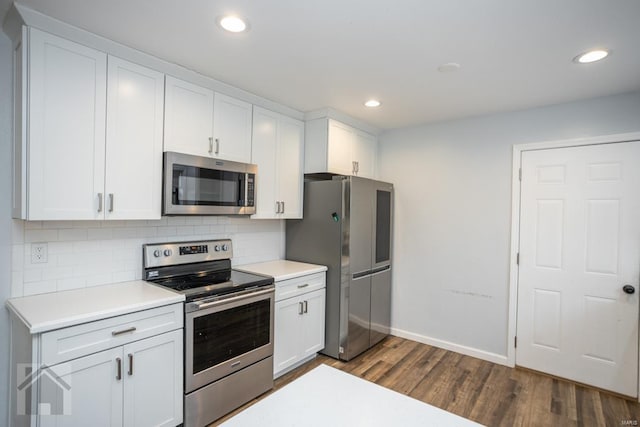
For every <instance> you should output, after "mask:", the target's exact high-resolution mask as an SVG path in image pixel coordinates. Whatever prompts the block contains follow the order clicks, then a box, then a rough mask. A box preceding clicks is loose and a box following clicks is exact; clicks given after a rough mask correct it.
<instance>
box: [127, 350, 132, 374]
mask: <svg viewBox="0 0 640 427" xmlns="http://www.w3.org/2000/svg"><path fill="white" fill-rule="evenodd" d="M127 356H128V357H129V371H127V374H129V375H130V376H131V375H133V354H131V353H129V354H128V355H127Z"/></svg>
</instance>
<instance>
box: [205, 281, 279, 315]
mask: <svg viewBox="0 0 640 427" xmlns="http://www.w3.org/2000/svg"><path fill="white" fill-rule="evenodd" d="M274 289H275V288H274V287H271V286H269V288H268V289H265V290H262V291H257V292H256V291H255V290H253V289H251V290H247V291H244V292H242V293H241V294H240V295H235V296H233V297H230V298H224V299H219V300H216V301H211V302H206V301H201V302H196V303H195V304H194V305H195V307H196V310H195V311H199V310H204V309H206V308H209V307H215V306H217V305H222V304H228V303H230V302H234V301H239V300H242V299H245V298H248V297H257V296H260V295H266V294H270V293H272V292H273V291H274Z"/></svg>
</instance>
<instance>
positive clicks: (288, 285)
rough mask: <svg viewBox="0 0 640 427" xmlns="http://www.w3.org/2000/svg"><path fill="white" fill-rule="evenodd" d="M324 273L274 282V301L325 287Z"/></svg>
mask: <svg viewBox="0 0 640 427" xmlns="http://www.w3.org/2000/svg"><path fill="white" fill-rule="evenodd" d="M325 280H326V279H325V273H324V272H322V273H315V274H309V275H306V276H300V277H296V278H293V279H288V280H282V281H280V282H276V301H281V300H283V299H286V298H291V297H295V296H297V295H302V294H306V293H307V292H311V291H315V290H316V289H322V288H324V287H325Z"/></svg>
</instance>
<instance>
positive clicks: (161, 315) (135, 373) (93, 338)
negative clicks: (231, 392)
mask: <svg viewBox="0 0 640 427" xmlns="http://www.w3.org/2000/svg"><path fill="white" fill-rule="evenodd" d="M182 326H183V306H182V303H179V304H172V305H167V306H162V307H157V308H153V309H149V310H144V311H139V312H133V313H130V314H125V315H121V316H116V317H112V318H107V319H103V320H97V321H94V322H89V323H84V324H79V325H75V326H70V327H66V328H62V329H57V330H53V331H50V332H43V333H40V334H35V335H31V336H29V331H28V329H27V328H26V327H25V326H24V325H23V324H22V323H20V321H18V320H17V319H16V318H15V317H14V318H13V319H12V340H13V342H14V343H15V348H12V352H13V353H12V359H13V360H14V361H16V362H19V363H26V362H27V361H30V362H31V364H30V365H31V366H37V367H38V368H37V370H35V371H32V372H31V374H30V375H28V376H26V378H20V376H21V375H23V373H22V372H19V373H18V374H17V375H18V377H17V378H16V380H15V384H17V386H18V390H20V387H21V386H22V387H23V389H24V395H23V396H22V399H23V400H22V401H21V399H20V395H18V399H17V401H16V403H17V405H18V407H17V413H15V414H14V415H12V422H13V424H12V425H16V426H31V427H35V426H40V427H48V426H61V425H64V426H77V427H81V426H88V425H105V426H125V427H127V426H130V427H133V426H166V427H173V426H177V425H180V424H181V423H182V422H183V354H182V353H183V329H182ZM26 343H29V344H28V345H26ZM20 366H21V365H18V368H20ZM18 370H20V369H18ZM25 385H26V387H24V386H25ZM23 404H24V406H22V405H23ZM29 408H37V409H35V410H29ZM24 413H27V414H30V415H20V414H24Z"/></svg>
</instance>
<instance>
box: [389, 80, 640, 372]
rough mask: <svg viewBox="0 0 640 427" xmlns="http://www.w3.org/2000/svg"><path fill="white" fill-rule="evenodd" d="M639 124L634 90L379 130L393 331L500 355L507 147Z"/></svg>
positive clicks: (503, 346) (639, 97) (639, 103)
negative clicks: (387, 199)
mask: <svg viewBox="0 0 640 427" xmlns="http://www.w3.org/2000/svg"><path fill="white" fill-rule="evenodd" d="M639 130H640V92H637V93H629V94H623V95H618V96H610V97H603V98H598V99H592V100H587V101H583V102H577V103H570V104H562V105H555V106H549V107H544V108H536V109H531V110H525V111H518V112H511V113H504V114H498V115H491V116H484V117H476V118H470V119H464V120H456V121H449V122H443V123H436V124H429V125H424V126H418V127H411V128H403V129H397V130H393V131H389V132H386V133H384V134H383V135H381V137H380V141H381V144H380V163H379V165H380V167H379V170H380V178H381V179H382V180H385V181H390V182H393V183H394V184H395V190H396V196H395V225H394V226H395V229H394V232H395V238H394V276H393V280H394V282H393V296H392V297H393V306H392V307H393V308H392V325H393V328H394V333H395V334H397V335H401V336H406V337H412V338H414V339H417V340H420V341H423V342H432V343H436V344H439V345H443V346H447V345H448V344H449V343H451V344H453V346H452V347H453V348H455V347H457V346H464V347H468V348H467V349H466V350H471V351H470V353H474V352H476V351H479V352H480V353H481V355H482V356H486V357H487V358H489V359H493V360H499V359H501V358H502V357H503V356H506V353H507V319H508V316H507V311H508V280H509V245H510V241H509V240H510V221H511V179H512V177H511V161H512V157H511V156H512V145H513V144H519V143H529V142H538V141H546V140H559V139H570V138H578V137H587V136H597V135H605V134H613V133H624V132H634V131H639ZM638 167H640V165H638ZM450 347H451V346H450ZM469 348H470V349H469ZM459 349H461V348H459ZM467 352H469V351H467ZM482 353H484V354H482ZM487 353H488V354H487ZM476 354H477V352H476Z"/></svg>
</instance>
